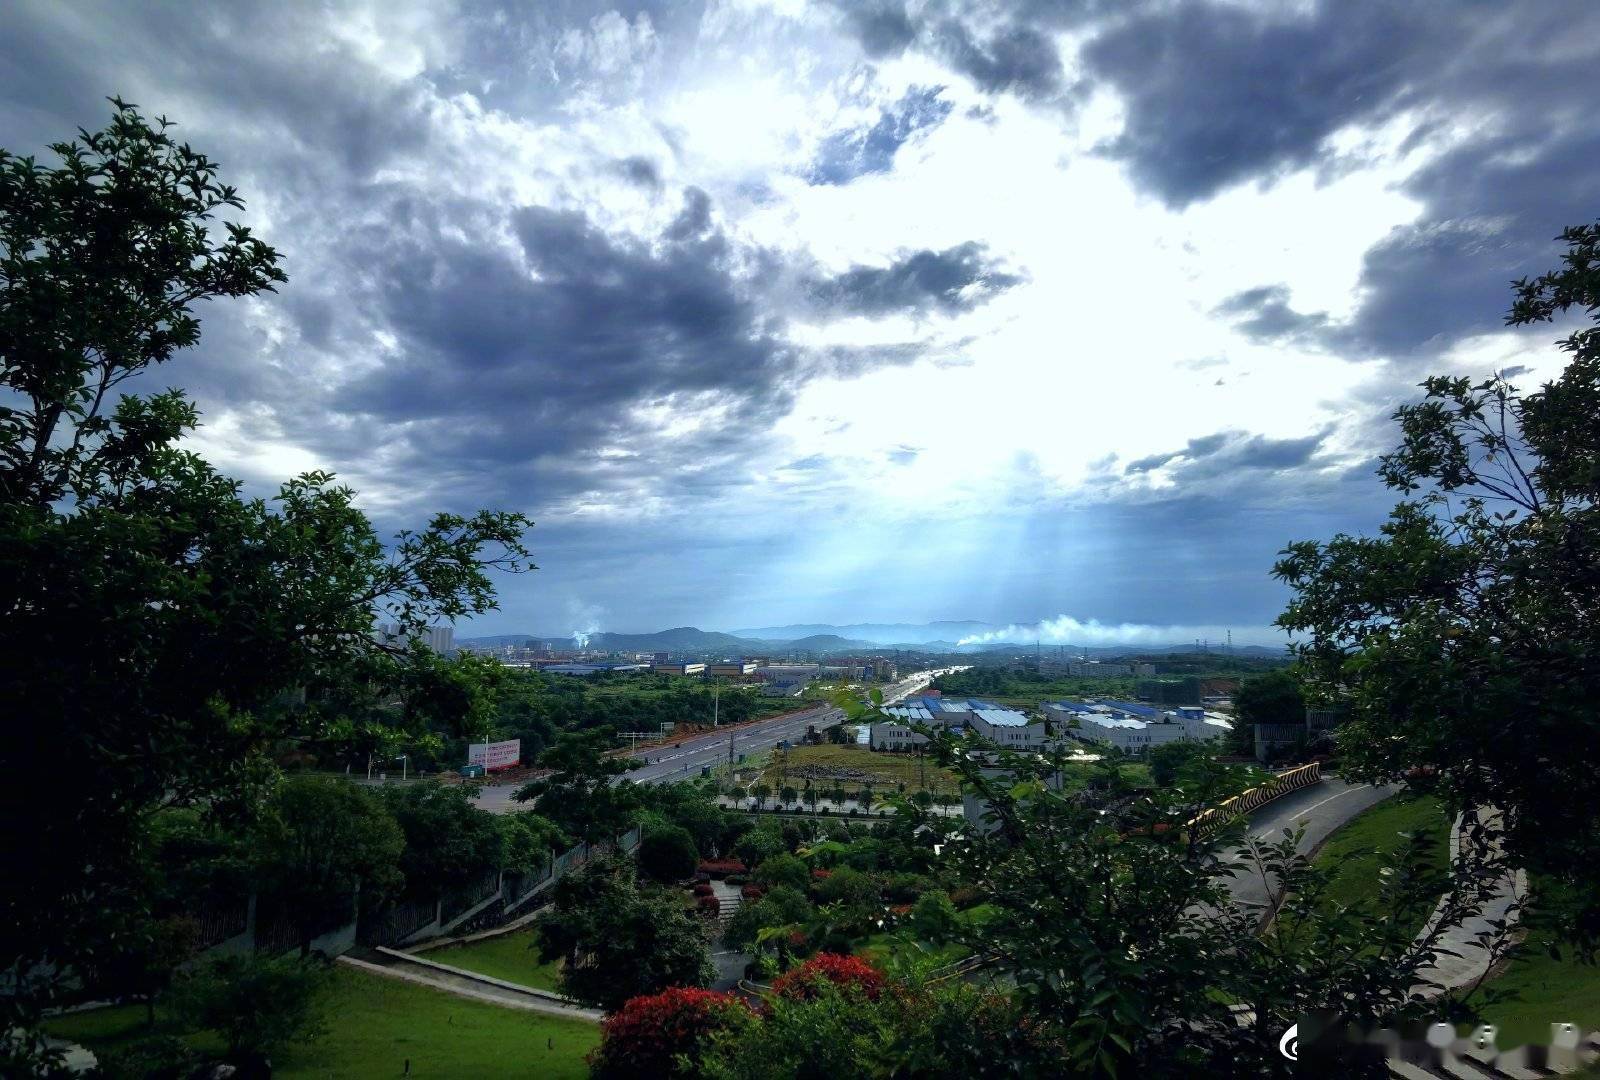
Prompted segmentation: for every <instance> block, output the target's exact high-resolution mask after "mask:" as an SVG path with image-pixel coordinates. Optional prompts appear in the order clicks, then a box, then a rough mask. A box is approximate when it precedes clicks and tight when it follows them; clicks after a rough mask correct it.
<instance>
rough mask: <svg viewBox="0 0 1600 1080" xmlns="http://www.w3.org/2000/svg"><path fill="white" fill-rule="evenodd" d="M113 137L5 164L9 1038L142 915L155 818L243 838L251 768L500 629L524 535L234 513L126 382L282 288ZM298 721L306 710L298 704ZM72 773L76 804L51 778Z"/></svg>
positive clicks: (174, 179)
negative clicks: (460, 631) (470, 621)
mask: <svg viewBox="0 0 1600 1080" xmlns="http://www.w3.org/2000/svg"><path fill="white" fill-rule="evenodd" d="M113 104H114V109H115V111H114V113H113V115H112V119H111V123H110V125H109V126H108V127H107V128H106V129H105V130H103V131H99V132H94V133H90V132H80V133H79V136H78V138H77V139H76V140H74V141H71V142H65V143H61V144H58V145H55V146H53V147H52V148H51V149H52V151H53V153H54V154H55V156H56V158H58V159H59V163H58V164H57V165H55V166H53V167H52V166H47V165H44V164H41V163H39V162H37V161H35V160H34V159H32V158H27V157H16V156H13V155H11V154H9V153H6V152H0V390H3V393H0V397H3V399H4V403H3V404H0V495H3V497H0V611H4V612H5V618H4V619H3V620H0V697H3V699H4V700H6V701H8V702H12V703H25V704H23V705H19V707H21V708H23V709H24V710H25V715H23V716H20V717H19V718H18V722H17V723H14V724H12V725H11V726H10V728H9V730H8V734H7V738H6V740H5V744H4V746H3V747H0V767H3V768H4V771H5V773H6V775H7V776H8V777H9V778H10V779H9V781H8V783H7V784H6V785H5V787H4V791H3V793H0V815H3V817H4V819H5V821H6V823H7V827H6V829H5V830H3V838H0V859H3V860H4V861H5V863H6V865H8V866H26V867H28V874H27V877H26V879H25V880H24V879H22V878H20V877H13V878H12V879H11V880H10V881H9V883H8V884H7V885H6V886H4V887H0V969H6V970H16V971H19V972H21V973H23V974H24V975H25V976H40V977H37V978H34V977H28V978H25V980H24V985H23V986H22V988H21V989H22V990H23V991H24V992H23V993H21V994H16V995H7V996H6V997H5V998H4V1000H3V1002H0V1029H7V1030H8V1029H10V1028H11V1027H12V1026H13V1025H14V1024H18V1023H20V1024H21V1025H22V1026H24V1027H26V1026H31V1024H32V1023H33V1017H32V1016H31V1011H32V1008H33V1005H35V1004H36V1003H37V1002H38V1000H39V998H40V995H45V996H48V994H49V993H50V992H51V989H52V986H51V983H50V980H49V979H48V978H47V977H44V976H42V975H40V973H47V972H52V971H54V972H60V971H65V970H70V969H80V970H91V969H93V968H95V967H96V966H97V965H99V964H101V963H102V962H103V961H104V960H105V959H106V958H107V957H108V955H109V953H110V952H112V951H114V949H115V945H114V943H115V942H116V941H117V940H118V939H119V937H121V936H122V935H124V934H126V933H128V932H129V928H130V927H133V926H136V925H137V924H138V923H139V922H140V921H141V920H142V919H143V918H144V917H145V914H146V912H147V911H148V910H149V907H150V901H151V897H150V896H149V895H148V893H147V891H146V888H145V886H146V884H147V880H148V875H147V874H146V872H145V866H144V864H145V862H146V860H147V859H148V856H149V841H150V831H149V822H148V817H149V815H150V814H151V813H152V812H153V811H155V810H156V809H158V808H161V807H167V806H173V805H193V806H198V807H202V808H204V809H205V810H206V811H207V812H208V813H211V814H213V815H216V816H218V817H219V818H232V819H235V820H238V819H243V818H246V817H248V816H249V815H250V814H251V812H252V810H253V804H254V803H255V801H256V800H257V799H258V798H259V797H260V796H261V794H262V793H263V792H264V791H265V790H266V789H267V787H268V786H269V781H270V779H271V776H272V769H271V768H270V765H269V762H268V758H267V751H269V750H270V749H271V748H272V747H273V746H275V745H277V744H279V743H281V742H282V741H284V740H288V739H298V738H305V737H315V736H317V735H320V734H322V732H321V731H319V730H318V725H319V724H320V722H321V721H320V718H321V717H322V716H323V715H324V714H321V713H319V712H317V711H316V710H309V709H308V710H300V709H298V708H296V707H293V706H291V705H289V704H287V698H288V696H289V695H290V694H291V692H295V691H299V690H301V689H304V690H305V691H306V696H307V698H308V699H309V700H313V701H315V700H318V699H319V698H321V697H323V696H325V695H329V694H332V693H333V692H334V690H335V688H338V689H339V690H341V691H343V692H346V693H351V692H354V690H356V689H359V690H360V691H361V692H362V693H365V694H369V695H378V696H381V695H383V694H386V693H387V692H388V690H389V689H390V688H392V687H395V686H398V685H402V684H406V683H407V681H408V680H411V683H412V685H415V683H416V682H418V681H423V682H427V681H430V677H429V676H428V673H427V671H426V670H424V669H423V667H422V658H421V657H419V655H418V654H417V653H414V652H406V653H391V652H388V651H384V650H381V649H379V648H378V647H377V645H376V644H375V643H374V641H373V640H372V637H371V633H370V631H371V629H372V621H373V617H374V613H375V612H377V613H382V614H383V615H384V616H386V617H387V618H389V619H390V620H391V621H395V622H398V623H399V624H400V625H401V626H402V628H403V629H404V631H405V633H406V634H409V633H411V632H412V631H415V630H417V629H420V628H421V627H424V626H426V625H428V624H430V623H432V622H434V621H436V620H450V619H455V618H458V617H461V616H465V615H470V614H474V613H479V612H483V611H486V610H488V609H490V608H492V607H493V606H494V593H493V589H492V587H491V584H490V581H489V577H488V571H489V570H491V569H505V570H522V569H526V568H528V567H529V566H530V564H529V563H528V560H527V556H528V552H527V550H526V549H525V548H524V547H523V543H522V538H523V534H524V533H525V531H526V529H527V528H528V526H529V524H530V523H529V522H528V521H527V519H525V518H524V517H522V516H521V515H519V514H503V513H488V512H485V513H479V514H476V515H473V516H471V517H461V516H457V515H450V514H441V515H437V516H435V517H434V518H433V519H432V521H431V522H430V523H429V524H428V526H427V527H426V528H424V529H421V530H408V531H403V532H401V533H400V534H399V535H398V536H396V537H395V540H394V542H393V544H391V545H388V546H386V545H385V544H384V543H383V542H382V541H381V540H380V539H379V537H378V536H377V534H376V533H375V532H374V530H373V528H372V526H371V524H370V523H369V522H368V521H367V519H366V517H365V516H364V515H363V514H362V513H361V512H360V511H359V510H358V509H357V508H356V506H355V504H354V497H353V493H352V492H351V491H349V489H347V488H343V487H338V486H335V484H334V483H333V478H332V477H331V476H330V475H328V474H326V473H321V472H312V473H307V474H305V475H303V476H300V477H297V478H294V479H292V480H290V481H288V482H287V483H285V484H284V485H283V486H282V487H281V488H280V489H279V491H278V493H277V495H276V496H275V497H274V498H273V499H271V500H270V501H269V500H265V499H246V498H243V497H242V496H241V493H240V492H241V489H240V485H239V484H238V483H237V482H236V481H233V480H230V479H228V478H226V477H224V476H221V475H220V474H218V473H217V472H216V471H215V470H214V469H212V468H211V467H210V466H209V465H208V464H207V463H206V462H205V461H204V460H202V459H201V458H200V457H199V456H198V455H196V454H194V453H193V452H191V451H189V450H186V449H183V447H182V442H181V440H182V438H183V437H184V435H185V434H186V433H187V432H189V431H190V430H192V429H193V428H194V427H195V425H196V423H197V420H198V415H197V413H196V410H195V408H194V406H193V405H192V404H191V403H190V402H189V401H188V400H187V399H186V398H185V397H184V395H183V394H182V392H181V391H178V390H167V391H164V392H161V393H157V394H153V395H150V396H145V397H141V396H138V395H136V394H133V393H130V392H129V391H130V390H132V389H133V388H134V386H133V382H132V380H134V379H135V378H136V377H137V376H139V375H141V374H143V373H145V372H147V371H148V370H149V369H151V368H152V367H154V366H155V365H159V364H160V363H162V362H164V361H165V360H167V359H169V358H170V357H171V356H173V355H174V354H175V353H176V352H177V351H178V350H180V349H184V348H187V347H189V346H192V345H194V344H195V343H196V341H197V340H198V338H199V332H200V323H199V318H198V315H197V308H198V306H199V305H200V304H201V302H202V301H205V300H209V299H215V298H222V297H242V296H250V295H254V294H258V293H261V292H263V291H270V290H272V289H274V288H275V287H276V286H277V285H279V284H281V283H283V281H284V280H285V275H284V273H283V271H282V270H281V269H280V268H279V266H278V256H277V253H276V252H275V251H273V249H272V248H271V247H269V246H268V245H266V244H265V243H263V242H262V241H260V240H259V239H257V238H256V237H254V236H252V235H251V234H250V231H249V230H248V229H247V228H245V227H244V226H242V225H239V224H237V223H235V222H229V221H218V220H216V216H217V215H219V214H227V213H229V212H231V211H237V210H239V209H240V208H241V207H242V202H241V200H240V198H239V196H238V194H237V192H235V191H234V190H233V189H232V188H231V187H228V186H226V185H224V184H222V183H220V182H219V180H218V179H217V176H218V173H217V167H216V165H215V163H213V162H212V161H210V160H209V159H208V158H206V157H205V156H204V155H203V154H200V153H198V152H197V151H194V150H192V149H191V148H190V147H188V146H187V145H184V144H182V143H179V142H178V141H176V140H175V139H174V138H173V136H172V134H171V131H170V125H168V124H167V122H166V121H164V120H157V121H155V122H153V123H152V122H149V121H147V120H146V119H145V118H144V117H142V116H141V115H140V114H139V112H138V111H137V109H136V108H135V107H134V106H132V105H129V104H127V103H124V102H122V101H115V102H114V103H113ZM296 696H297V695H296ZM46 761H58V762H68V763H70V768H71V770H72V781H71V783H72V789H73V793H72V797H71V798H66V799H64V798H61V797H60V790H59V788H60V784H61V778H60V775H59V773H57V772H56V771H54V770H46V769H43V768H40V763H41V762H46Z"/></svg>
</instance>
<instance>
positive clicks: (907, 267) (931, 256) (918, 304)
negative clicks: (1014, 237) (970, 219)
mask: <svg viewBox="0 0 1600 1080" xmlns="http://www.w3.org/2000/svg"><path fill="white" fill-rule="evenodd" d="M987 250H988V249H987V248H986V247H985V246H984V245H983V244H980V243H978V242H976V241H973V240H969V241H967V242H966V243H964V244H958V245H956V246H955V247H952V248H946V249H945V250H943V251H918V252H915V253H913V254H910V255H904V256H901V257H900V258H899V259H897V260H895V261H894V262H892V263H890V264H889V265H888V266H855V267H852V268H850V269H849V270H846V271H845V272H844V273H842V274H838V275H836V276H834V277H831V278H827V279H824V280H818V281H814V282H813V283H812V284H811V292H812V295H813V296H814V297H815V298H816V299H817V300H818V301H819V302H821V303H822V304H824V305H825V306H827V307H829V308H831V309H833V310H836V311H843V312H848V313H850V314H855V315H866V316H869V317H870V316H878V315H889V314H894V313H896V312H924V311H930V310H937V311H940V312H943V313H944V314H947V315H955V314H960V313H961V312H964V311H971V310H972V309H973V308H976V307H978V306H979V305H981V304H984V303H987V302H988V301H989V300H990V299H992V298H993V296H994V295H995V294H996V293H1000V292H1004V291H1005V290H1006V289H1009V288H1011V287H1012V286H1014V285H1017V284H1019V283H1020V282H1022V281H1023V280H1024V279H1023V278H1022V277H1021V276H1020V275H1017V274H1011V273H1007V272H1005V271H1002V270H1000V269H997V268H996V267H995V266H994V265H993V264H992V263H991V262H990V261H989V260H988V259H987V258H986V255H987Z"/></svg>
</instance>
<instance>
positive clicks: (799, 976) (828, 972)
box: [772, 952, 884, 1001]
mask: <svg viewBox="0 0 1600 1080" xmlns="http://www.w3.org/2000/svg"><path fill="white" fill-rule="evenodd" d="M829 984H831V985H833V986H838V987H844V988H854V989H856V990H859V991H861V993H863V994H864V995H866V996H867V997H868V998H871V999H872V1000H874V1001H875V1000H877V997H878V994H879V993H881V992H882V991H883V984H884V979H883V972H881V971H879V970H878V969H877V968H875V967H873V966H872V965H871V964H869V963H867V962H866V961H865V960H863V959H861V958H860V957H859V956H844V955H841V954H840V953H827V952H823V953H818V954H817V955H815V956H813V957H812V958H811V959H809V960H807V961H806V962H805V963H803V964H801V965H800V966H799V967H797V968H795V969H794V970H793V971H790V972H786V973H785V974H783V975H780V976H778V978H777V979H775V980H774V981H773V983H772V992H773V993H775V994H777V995H778V996H779V997H782V998H788V999H790V1000H791V1001H808V1000H810V999H811V998H814V997H816V996H817V992H818V991H819V990H821V989H822V988H823V987H824V986H826V985H829Z"/></svg>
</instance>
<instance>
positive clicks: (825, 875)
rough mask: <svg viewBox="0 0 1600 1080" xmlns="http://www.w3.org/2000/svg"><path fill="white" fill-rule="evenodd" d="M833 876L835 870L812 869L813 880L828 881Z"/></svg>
mask: <svg viewBox="0 0 1600 1080" xmlns="http://www.w3.org/2000/svg"><path fill="white" fill-rule="evenodd" d="M832 876H833V871H832V870H820V869H818V870H813V871H811V880H812V881H827V880H828V879H829V878H831V877H832Z"/></svg>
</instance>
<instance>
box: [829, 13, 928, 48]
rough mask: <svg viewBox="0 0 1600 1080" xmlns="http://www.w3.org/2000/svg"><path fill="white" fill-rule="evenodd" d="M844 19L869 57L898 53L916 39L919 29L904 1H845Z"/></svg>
mask: <svg viewBox="0 0 1600 1080" xmlns="http://www.w3.org/2000/svg"><path fill="white" fill-rule="evenodd" d="M841 6H842V7H843V8H844V13H845V22H846V24H847V25H848V26H849V28H850V30H851V32H852V33H853V34H854V35H855V36H856V39H857V40H859V41H860V42H861V47H862V48H863V49H864V50H866V53H867V55H868V56H871V57H874V58H877V57H882V56H898V55H899V54H900V53H902V52H904V51H905V49H906V46H908V45H910V44H911V43H912V41H914V40H916V36H917V28H916V26H915V25H914V24H913V23H912V21H911V17H910V16H909V15H907V14H906V7H905V4H903V3H870V2H868V3H862V4H859V5H857V4H842V5H841Z"/></svg>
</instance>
